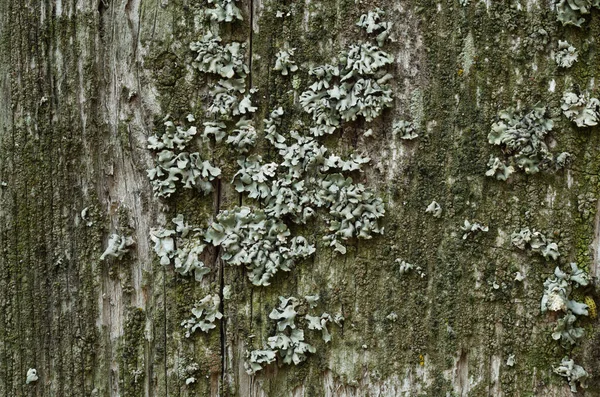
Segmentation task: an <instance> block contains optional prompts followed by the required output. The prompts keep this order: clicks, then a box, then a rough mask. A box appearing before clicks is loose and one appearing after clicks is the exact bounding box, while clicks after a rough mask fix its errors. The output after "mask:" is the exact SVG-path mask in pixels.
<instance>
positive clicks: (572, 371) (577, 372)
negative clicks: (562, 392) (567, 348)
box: [554, 357, 589, 393]
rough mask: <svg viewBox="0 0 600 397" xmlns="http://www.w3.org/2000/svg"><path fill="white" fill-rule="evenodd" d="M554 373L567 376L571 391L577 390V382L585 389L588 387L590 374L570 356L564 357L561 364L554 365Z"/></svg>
mask: <svg viewBox="0 0 600 397" xmlns="http://www.w3.org/2000/svg"><path fill="white" fill-rule="evenodd" d="M554 373H556V374H558V375H560V376H562V377H565V378H567V380H568V381H569V386H571V391H572V392H574V393H575V392H577V383H579V385H580V386H581V387H582V388H584V389H585V388H586V387H587V385H586V383H585V381H586V380H587V378H588V376H589V374H588V373H587V372H586V371H585V369H583V367H582V366H581V365H577V364H575V362H574V361H573V359H571V358H569V357H564V358H563V359H562V361H561V362H560V364H559V365H558V366H556V367H554Z"/></svg>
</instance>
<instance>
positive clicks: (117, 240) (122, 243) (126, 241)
mask: <svg viewBox="0 0 600 397" xmlns="http://www.w3.org/2000/svg"><path fill="white" fill-rule="evenodd" d="M134 244H135V241H134V240H133V237H131V236H122V235H120V234H116V233H114V234H112V235H111V236H110V238H109V239H108V245H107V247H106V250H105V251H104V252H103V253H102V255H101V256H100V260H101V261H103V260H104V259H106V258H107V257H109V256H110V257H113V258H117V259H121V258H122V257H123V256H125V254H127V253H128V252H129V251H130V250H131V247H132V246H133V245H134Z"/></svg>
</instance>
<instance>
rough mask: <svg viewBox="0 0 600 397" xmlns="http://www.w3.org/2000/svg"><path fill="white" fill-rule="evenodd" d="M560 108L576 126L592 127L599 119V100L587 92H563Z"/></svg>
mask: <svg viewBox="0 0 600 397" xmlns="http://www.w3.org/2000/svg"><path fill="white" fill-rule="evenodd" d="M561 109H562V111H563V114H564V115H565V116H566V117H567V118H568V119H569V120H571V121H572V122H574V123H575V125H577V127H593V126H595V125H597V124H598V119H600V101H599V100H598V99H597V98H592V97H590V95H589V94H587V93H582V94H579V95H577V94H576V93H574V92H565V94H564V95H563V97H562V105H561Z"/></svg>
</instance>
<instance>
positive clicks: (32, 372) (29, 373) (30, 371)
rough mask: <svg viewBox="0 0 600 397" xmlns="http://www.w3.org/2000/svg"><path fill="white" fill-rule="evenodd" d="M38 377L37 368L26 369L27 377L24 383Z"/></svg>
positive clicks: (35, 379)
mask: <svg viewBox="0 0 600 397" xmlns="http://www.w3.org/2000/svg"><path fill="white" fill-rule="evenodd" d="M38 379H39V377H38V374H37V370H36V369H35V368H29V369H28V370H27V378H26V379H25V383H26V384H30V383H33V382H36V381H37V380H38Z"/></svg>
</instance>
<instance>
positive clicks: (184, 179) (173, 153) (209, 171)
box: [147, 118, 221, 197]
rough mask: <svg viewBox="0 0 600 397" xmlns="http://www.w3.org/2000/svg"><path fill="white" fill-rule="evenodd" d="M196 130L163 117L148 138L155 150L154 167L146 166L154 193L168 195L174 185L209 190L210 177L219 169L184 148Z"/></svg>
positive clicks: (173, 190) (206, 191)
mask: <svg viewBox="0 0 600 397" xmlns="http://www.w3.org/2000/svg"><path fill="white" fill-rule="evenodd" d="M188 119H192V120H193V118H188ZM196 132H197V130H196V127H194V126H192V127H190V128H188V129H185V128H182V127H180V126H175V124H174V123H173V122H172V121H170V120H167V121H166V122H165V130H164V132H163V133H162V134H160V135H152V136H150V137H149V138H148V149H151V150H154V151H156V152H157V156H156V160H155V161H156V162H155V167H154V168H151V169H149V170H147V173H148V178H149V179H150V183H151V184H152V189H153V190H154V195H155V196H157V197H169V196H171V195H172V194H173V193H175V191H176V190H177V186H178V185H182V186H183V187H184V188H187V189H191V188H194V187H195V188H197V189H198V190H200V191H202V192H204V193H205V194H206V193H209V192H211V191H212V190H213V186H212V184H211V181H213V180H215V179H216V178H218V177H219V176H220V175H221V170H220V169H219V168H218V167H214V166H213V165H212V164H211V163H210V162H209V161H207V160H203V159H202V157H201V156H200V153H198V152H193V153H190V152H188V151H185V149H186V146H187V145H188V144H189V143H190V142H191V140H192V139H193V138H194V136H195V135H196Z"/></svg>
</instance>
